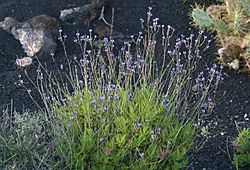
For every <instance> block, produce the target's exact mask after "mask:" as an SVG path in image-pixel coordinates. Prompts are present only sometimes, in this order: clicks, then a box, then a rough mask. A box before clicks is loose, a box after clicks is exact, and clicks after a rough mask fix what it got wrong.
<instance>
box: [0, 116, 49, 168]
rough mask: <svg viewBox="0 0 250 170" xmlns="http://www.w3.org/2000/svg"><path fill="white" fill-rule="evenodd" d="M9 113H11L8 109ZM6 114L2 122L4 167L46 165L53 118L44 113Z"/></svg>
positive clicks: (0, 137) (0, 151)
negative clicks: (51, 119) (47, 117)
mask: <svg viewBox="0 0 250 170" xmlns="http://www.w3.org/2000/svg"><path fill="white" fill-rule="evenodd" d="M8 114H9V113H8ZM8 114H4V115H3V117H2V119H1V123H0V168H2V169H34V168H38V167H40V168H42V167H46V166H45V164H44V162H46V161H47V158H48V159H49V157H47V154H48V152H49V151H50V149H51V148H50V147H48V146H49V143H48V141H47V140H48V139H49V137H51V136H52V134H51V129H50V126H49V124H50V123H49V121H48V120H46V116H44V115H42V114H41V113H30V112H24V113H23V114H18V113H17V112H14V113H13V116H8Z"/></svg>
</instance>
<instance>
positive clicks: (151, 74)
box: [19, 8, 223, 169]
mask: <svg viewBox="0 0 250 170" xmlns="http://www.w3.org/2000/svg"><path fill="white" fill-rule="evenodd" d="M151 9H152V8H149V11H148V13H147V19H146V21H145V20H143V19H141V20H140V21H141V25H142V29H143V31H142V32H139V34H138V35H133V36H131V37H130V40H128V41H125V42H124V43H123V44H122V47H121V48H120V49H119V50H118V51H116V50H115V48H116V42H115V40H114V39H113V38H112V35H111V36H110V37H109V38H104V39H98V37H96V36H95V35H93V33H92V30H89V34H88V35H81V34H80V33H79V32H77V33H76V37H75V39H74V42H75V43H76V44H77V45H78V46H79V48H80V50H81V55H80V57H74V59H73V61H72V60H70V59H69V58H70V56H69V55H68V53H67V49H66V45H65V41H66V35H64V34H63V31H62V30H61V29H60V30H59V33H60V37H59V40H60V41H61V43H62V46H63V48H64V52H65V56H66V58H67V59H68V70H69V73H68V74H61V73H60V71H59V72H57V75H58V74H59V76H56V75H55V73H53V72H51V71H49V70H47V69H46V67H44V66H43V65H42V64H40V66H39V69H38V70H37V81H36V82H33V85H34V86H35V88H36V89H37V90H38V91H39V93H40V95H41V97H42V99H43V102H44V106H45V112H46V115H48V116H49V119H50V120H51V122H52V124H53V127H54V128H53V129H54V133H55V134H57V137H56V138H55V141H56V143H57V145H56V152H57V154H58V157H57V159H58V160H57V159H56V160H57V163H56V165H55V166H57V167H64V168H67V169H82V168H84V169H117V168H118V169H179V168H183V167H185V166H186V165H187V158H186V157H185V154H186V151H187V150H188V149H189V148H190V147H191V145H192V142H193V138H194V132H195V131H194V128H193V126H192V123H193V121H194V120H195V118H197V117H200V116H202V115H204V114H205V113H211V111H212V109H213V107H214V102H213V100H214V95H215V94H214V91H215V90H216V88H217V86H218V83H219V82H220V81H221V80H222V79H223V78H222V77H221V69H222V67H218V66H217V65H213V66H212V67H211V68H207V70H204V71H203V72H200V73H199V74H198V75H197V76H196V75H195V74H194V72H195V71H196V66H197V63H198V62H199V60H200V58H202V56H201V55H202V54H201V52H203V51H205V50H207V49H208V48H209V43H210V40H207V37H206V36H204V35H203V34H204V32H203V31H200V32H199V33H198V35H197V36H195V35H194V34H190V35H189V36H185V35H181V36H180V37H179V38H177V39H176V40H173V37H174V32H175V30H174V28H172V27H171V26H169V25H168V26H165V25H160V24H159V23H158V22H159V19H158V18H154V19H152V13H151ZM52 57H53V55H52ZM157 58H160V61H157V60H156V59H157ZM53 59H54V58H53ZM61 68H62V67H61ZM26 74H27V72H26ZM27 76H28V74H27ZM28 77H29V76H28ZM19 84H20V85H23V80H22V79H21V78H20V79H19ZM24 87H25V88H26V89H27V91H28V92H29V94H30V96H31V98H32V92H31V91H30V90H29V89H28V88H27V87H26V86H24ZM56 160H55V161H56Z"/></svg>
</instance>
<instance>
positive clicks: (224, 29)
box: [190, 0, 250, 73]
mask: <svg viewBox="0 0 250 170" xmlns="http://www.w3.org/2000/svg"><path fill="white" fill-rule="evenodd" d="M249 7H250V1H249V0H244V1H241V0H224V1H223V2H222V4H221V5H210V6H209V7H208V8H206V9H204V8H202V7H201V6H199V5H195V6H194V7H193V9H192V12H191V14H190V16H191V18H192V20H193V22H194V25H195V26H198V27H201V28H206V29H208V30H210V31H215V32H216V33H217V40H218V42H219V43H220V45H221V46H222V48H221V49H219V50H218V53H219V56H220V57H219V61H220V62H221V64H223V65H226V66H229V67H231V68H233V69H240V70H243V71H245V72H247V73H248V72H249V73H250V65H249V64H250V60H249V56H250V54H249V50H246V49H248V47H249V39H248V37H249V33H250V31H249V30H250V15H249V14H250V12H249V11H250V10H249ZM235 60H236V61H237V62H235ZM233 63H242V64H241V65H240V64H237V66H235V65H234V64H233Z"/></svg>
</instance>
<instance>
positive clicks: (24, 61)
mask: <svg viewBox="0 0 250 170" xmlns="http://www.w3.org/2000/svg"><path fill="white" fill-rule="evenodd" d="M16 64H17V65H18V66H20V67H27V66H29V65H31V64H32V58H31V57H24V58H21V59H16Z"/></svg>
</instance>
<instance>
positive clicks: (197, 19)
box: [191, 5, 214, 29]
mask: <svg viewBox="0 0 250 170" xmlns="http://www.w3.org/2000/svg"><path fill="white" fill-rule="evenodd" d="M191 17H192V19H193V21H194V24H195V25H197V26H198V27H201V28H210V29H211V28H212V26H213V25H214V21H213V19H212V18H211V17H210V16H209V15H208V14H207V13H206V12H205V11H204V8H201V7H199V6H198V5H196V6H195V7H194V8H193V10H192V13H191Z"/></svg>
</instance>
